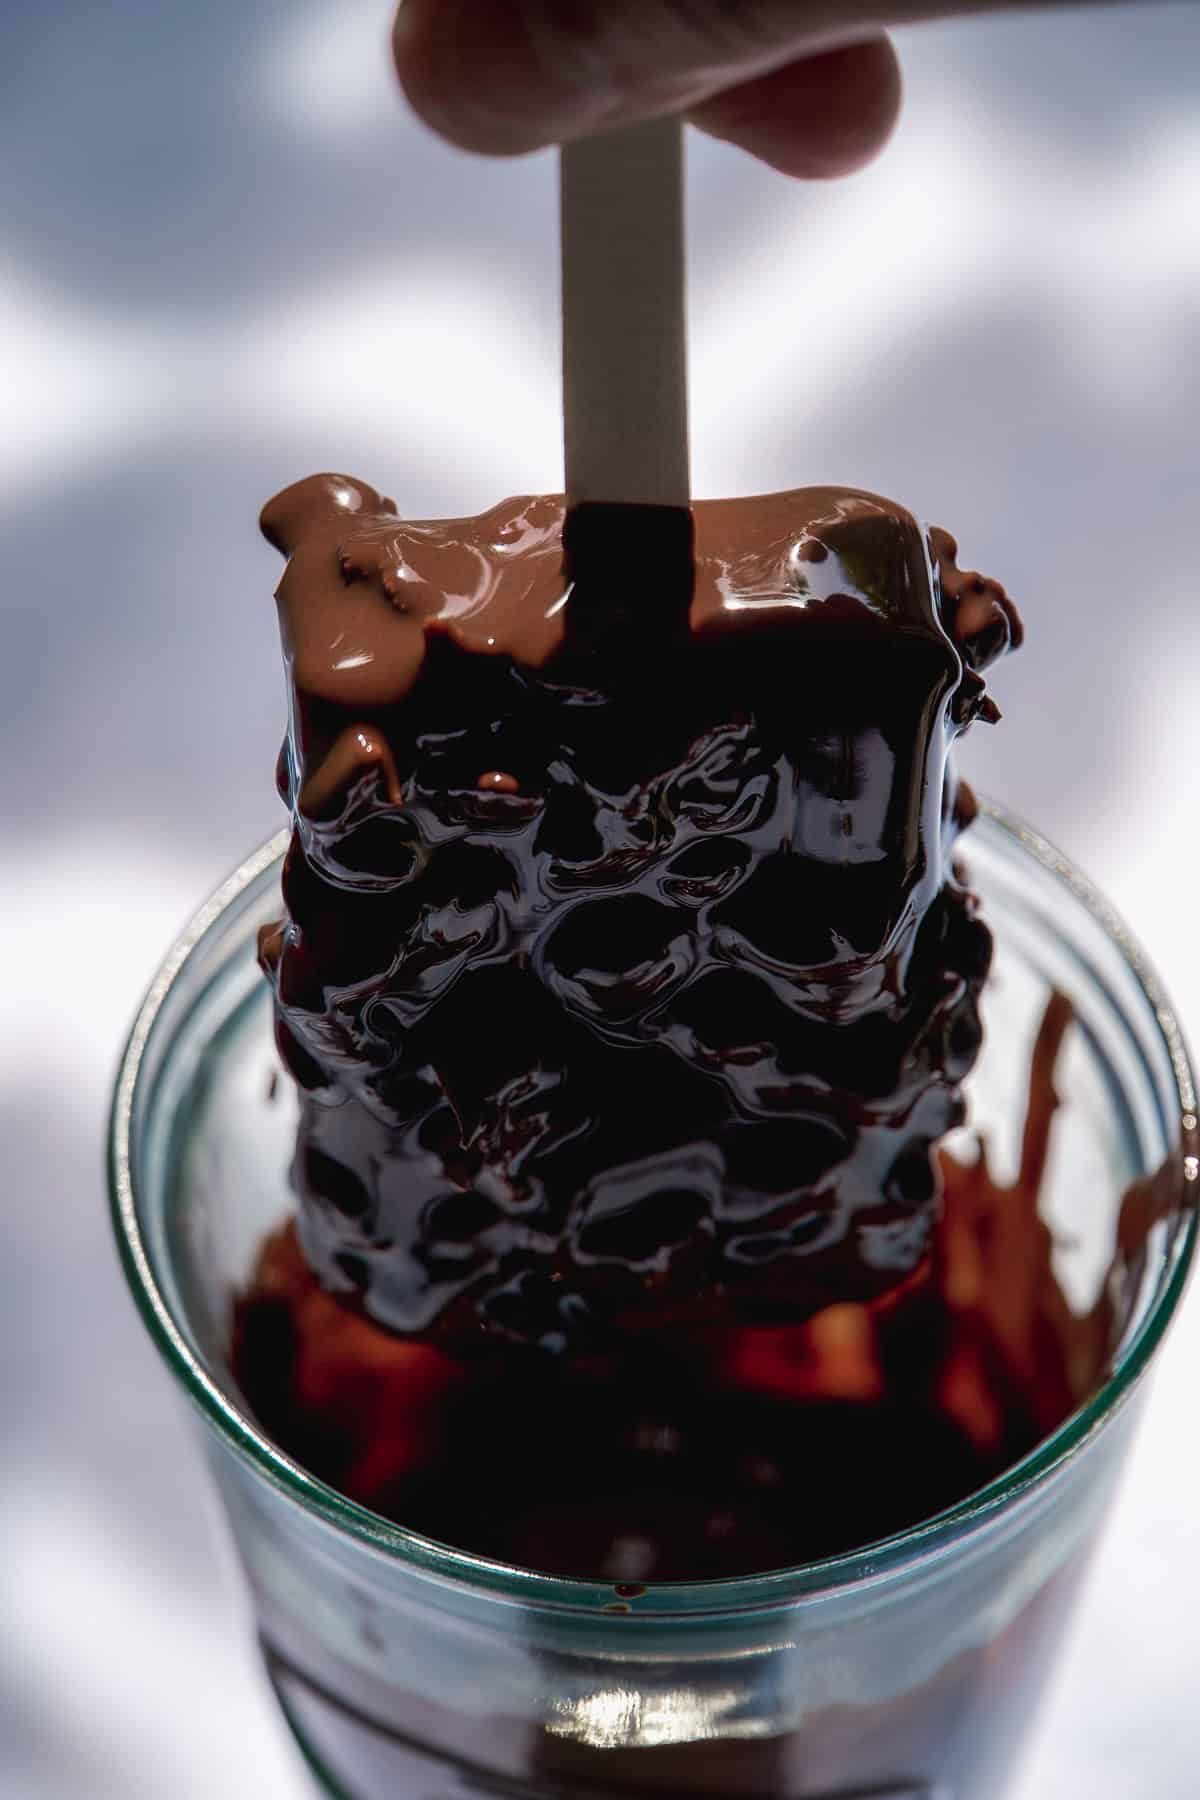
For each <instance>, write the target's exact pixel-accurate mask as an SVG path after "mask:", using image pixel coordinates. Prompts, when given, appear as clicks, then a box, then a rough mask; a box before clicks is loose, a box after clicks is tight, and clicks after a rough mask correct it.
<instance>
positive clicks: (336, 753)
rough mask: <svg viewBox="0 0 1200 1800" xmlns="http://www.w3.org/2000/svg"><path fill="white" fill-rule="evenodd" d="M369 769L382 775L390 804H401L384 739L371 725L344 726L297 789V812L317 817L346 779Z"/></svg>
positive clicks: (393, 762)
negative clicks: (314, 768)
mask: <svg viewBox="0 0 1200 1800" xmlns="http://www.w3.org/2000/svg"><path fill="white" fill-rule="evenodd" d="M372 768H373V769H378V770H380V771H381V773H382V775H383V778H384V782H385V784H386V791H387V797H388V802H389V804H390V805H392V806H400V805H402V804H403V802H404V789H403V787H402V786H401V783H400V776H399V773H398V772H397V769H396V759H395V757H394V756H393V755H392V752H391V750H390V748H389V747H388V743H387V739H386V738H385V737H384V736H383V734H382V733H381V732H380V731H378V730H377V729H376V727H375V726H373V725H351V726H349V727H347V729H346V730H345V731H343V732H342V734H341V736H340V737H339V738H338V739H337V740H336V741H335V743H334V745H333V747H332V749H331V750H329V751H328V752H327V754H326V755H325V756H324V757H323V758H322V760H321V763H320V766H319V767H318V768H317V769H316V770H315V771H314V772H313V773H312V774H311V775H310V776H309V777H308V779H307V780H306V781H305V783H304V786H303V787H302V788H301V789H300V799H299V806H300V811H301V812H302V813H303V814H304V816H305V817H306V818H309V819H317V818H320V816H321V814H322V813H323V812H324V811H325V809H326V808H327V807H328V805H329V803H330V801H331V800H334V799H336V798H337V797H338V796H339V795H340V794H341V793H342V792H343V790H344V789H345V787H346V785H347V783H348V782H350V781H352V780H353V779H354V777H355V776H356V775H360V774H361V773H362V771H363V770H364V769H372Z"/></svg>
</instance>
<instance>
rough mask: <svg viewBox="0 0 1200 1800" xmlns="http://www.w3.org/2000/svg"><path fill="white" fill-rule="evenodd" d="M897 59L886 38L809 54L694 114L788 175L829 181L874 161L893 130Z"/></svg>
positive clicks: (898, 91) (899, 89)
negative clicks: (813, 54) (814, 54)
mask: <svg viewBox="0 0 1200 1800" xmlns="http://www.w3.org/2000/svg"><path fill="white" fill-rule="evenodd" d="M902 95H903V80H902V76H901V72H900V63H899V59H898V58H897V56H896V52H895V49H894V47H893V45H892V42H891V40H890V38H887V37H884V36H880V37H873V38H867V39H865V40H863V41H861V42H858V43H854V44H849V45H845V46H843V47H842V48H841V49H837V50H829V51H825V52H823V53H822V54H820V55H817V56H807V57H803V58H801V59H799V60H798V61H796V62H792V63H788V64H786V65H785V66H784V67H783V68H780V69H774V70H772V71H771V72H770V73H769V74H767V75H762V76H758V77H757V78H756V79H754V80H753V81H747V82H743V83H742V84H741V85H740V86H738V87H735V88H730V89H727V90H726V92H724V93H722V94H714V95H713V96H712V97H711V98H709V99H707V100H705V101H703V102H702V103H701V104H700V105H699V106H697V107H695V108H694V109H693V110H692V112H691V113H690V114H689V117H690V118H691V120H692V123H693V124H695V125H697V126H698V127H699V128H700V129H701V130H702V131H705V132H707V133H708V134H709V136H711V137H716V138H720V139H722V140H723V141H724V142H726V143H732V144H736V145H738V147H739V148H740V149H743V150H746V151H748V152H749V153H750V154H751V155H752V156H755V157H757V158H758V159H759V160H760V161H762V162H765V163H768V164H769V165H770V166H771V167H772V168H773V169H778V170H779V171H780V172H781V173H782V174H784V175H792V176H797V177H799V178H801V179H804V180H827V179H829V178H830V177H833V176H838V175H849V174H852V173H853V172H854V170H856V169H860V168H862V167H863V166H864V165H865V164H866V163H869V162H871V161H873V159H874V158H875V157H876V156H878V154H879V152H880V151H881V150H882V149H883V147H884V145H885V144H886V143H887V141H888V139H889V138H890V137H891V135H892V132H893V130H894V129H895V125H896V120H897V118H898V117H899V113H900V103H901V99H902Z"/></svg>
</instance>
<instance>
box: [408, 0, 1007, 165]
mask: <svg viewBox="0 0 1200 1800" xmlns="http://www.w3.org/2000/svg"><path fill="white" fill-rule="evenodd" d="M983 3H984V4H986V3H987V0H983ZM977 4H978V0H977ZM950 10H960V11H962V10H970V0H959V4H958V6H957V8H955V7H952V6H951V4H949V0H945V3H943V4H939V0H925V4H921V0H915V3H913V4H910V5H908V6H905V5H896V6H892V7H888V6H886V5H885V6H878V5H871V4H870V3H869V0H742V3H740V4H736V3H733V0H404V4H403V5H402V6H401V8H400V11H399V14H398V16H397V19H396V27H395V34H394V50H395V58H396V67H397V70H398V72H399V75H400V80H401V83H402V85H403V87H404V90H405V93H406V94H407V96H408V98H409V100H410V101H411V103H412V105H413V106H414V107H415V109H416V111H417V112H418V113H420V115H421V116H422V117H423V118H424V119H425V121H426V122H427V123H428V124H430V125H432V126H433V127H434V128H435V130H437V131H440V132H441V133H442V135H443V136H445V137H447V138H449V139H450V140H451V141H452V142H453V143H456V144H459V145H460V146H462V147H463V148H465V149H469V150H478V151H484V152H488V153H491V154H493V155H515V154H519V153H520V152H523V151H527V150H535V149H539V148H541V147H542V146H544V145H546V144H551V143H561V142H563V141H565V140H569V139H571V138H577V137H584V136H587V135H589V134H590V133H592V132H595V131H603V130H608V129H614V128H616V127H617V126H620V125H625V124H632V123H633V122H634V121H635V120H638V119H645V118H651V117H654V116H655V115H657V114H661V113H668V112H686V113H689V114H691V115H692V116H693V118H694V120H695V122H696V123H697V124H699V125H701V126H702V127H704V128H705V129H707V130H709V131H711V132H713V133H714V134H715V135H717V136H720V137H726V138H729V139H730V140H732V141H733V142H736V143H740V144H742V145H743V147H745V148H746V149H749V150H751V151H753V152H754V153H755V154H757V155H760V156H764V157H765V158H766V159H767V160H768V161H770V162H773V163H775V164H776V166H777V167H780V168H785V169H787V170H788V171H789V172H790V173H796V174H833V173H838V172H840V171H841V170H842V169H845V168H851V167H854V166H856V164H858V163H860V162H863V161H865V160H867V158H868V157H869V156H870V155H871V154H873V153H874V151H875V150H876V149H878V148H879V146H880V145H881V144H882V143H883V141H884V140H885V139H886V137H887V135H888V132H889V131H890V129H891V125H892V123H893V121H894V118H895V114H896V109H897V106H898V104H899V76H898V72H897V68H896V62H895V57H894V55H893V53H892V51H891V48H890V46H889V45H888V44H887V42H886V40H885V39H882V38H881V37H879V36H878V35H877V32H878V22H879V21H880V19H881V18H883V17H885V16H893V17H908V18H912V17H914V16H919V15H921V14H925V13H929V12H937V11H950Z"/></svg>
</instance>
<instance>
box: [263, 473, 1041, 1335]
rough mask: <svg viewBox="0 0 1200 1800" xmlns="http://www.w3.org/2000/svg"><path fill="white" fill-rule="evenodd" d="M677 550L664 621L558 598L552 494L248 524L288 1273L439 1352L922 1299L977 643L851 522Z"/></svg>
mask: <svg viewBox="0 0 1200 1800" xmlns="http://www.w3.org/2000/svg"><path fill="white" fill-rule="evenodd" d="M694 521H695V588H694V594H693V596H692V599H691V603H690V609H689V608H687V607H686V605H685V604H683V603H682V602H679V603H676V597H675V596H673V595H659V594H657V593H656V589H655V586H654V583H653V582H648V581H647V579H646V572H645V570H644V569H643V570H640V571H639V569H638V567H637V566H636V565H635V566H631V568H630V570H629V579H628V585H627V589H625V590H623V591H622V592H619V593H618V592H614V593H613V594H612V595H611V605H608V604H607V602H606V599H605V595H604V594H603V593H597V591H596V585H595V582H592V583H591V584H590V585H589V583H588V581H587V571H586V570H583V569H576V570H575V571H573V573H574V574H576V575H577V576H578V577H579V579H578V580H577V581H576V582H574V583H572V581H571V580H569V579H568V577H567V576H566V575H565V574H564V570H563V555H562V538H563V503H562V501H561V500H560V499H558V498H555V497H553V496H550V497H545V496H543V497H538V498H532V499H531V498H521V499H515V500H509V501H505V502H502V503H501V504H500V505H498V506H496V507H494V508H493V509H492V510H491V511H490V512H487V513H484V514H482V515H480V516H479V517H477V518H471V519H458V520H443V521H433V522H424V523H415V522H410V521H405V520H401V519H400V518H399V517H397V515H396V512H395V509H394V507H393V505H392V503H391V502H390V501H387V500H383V499H381V498H380V496H379V495H378V494H377V493H376V492H375V491H374V490H373V489H371V488H369V487H366V486H365V485H364V484H363V483H361V482H358V481H355V480H352V479H350V478H349V477H346V476H340V475H322V476H315V477H312V478H311V479H310V480H308V481H305V482H301V483H299V484H297V485H296V486H294V487H291V488H288V489H286V490H285V491H284V492H283V493H282V494H280V495H278V496H277V497H276V498H275V499H274V500H272V501H271V502H270V503H269V505H268V506H267V507H266V509H265V510H264V513H263V519H262V524H263V530H264V532H265V534H266V535H267V537H268V538H269V539H270V540H271V542H272V543H273V544H275V545H276V547H277V548H279V549H280V550H281V551H282V552H283V553H284V554H285V556H287V557H288V559H289V560H288V564H287V568H286V570H285V572H284V576H283V580H282V582H281V584H280V587H279V591H278V602H279V612H280V622H281V630H282V636H283V645H284V653H285V658H286V662H287V668H288V676H289V687H290V703H291V722H290V729H289V734H288V741H287V744H286V745H285V750H284V755H283V757H282V758H281V781H282V786H283V789H284V792H285V794H286V797H287V799H288V801H289V803H290V805H291V807H292V812H293V821H294V833H293V838H292V843H291V847H290V850H289V853H288V857H287V861H286V865H285V872H284V901H285V905H286V909H287V911H286V916H285V918H284V920H283V922H282V924H281V925H280V926H279V927H277V928H274V929H272V930H271V931H269V932H267V933H265V934H264V939H263V945H262V958H263V963H264V967H265V968H266V969H267V971H268V974H269V976H270V978H271V980H272V982H273V984H274V988H275V995H276V1015H277V1029H278V1038H279V1044H280V1048H281V1051H282V1054H283V1056H284V1058H285V1060H286V1062H287V1064H288V1066H289V1068H290V1069H291V1071H292V1073H293V1074H294V1076H295V1077H296V1079H297V1081H298V1083H299V1085H300V1088H301V1096H302V1116H301V1125H300V1131H299V1138H298V1143H297V1149H296V1156H295V1163H294V1169H293V1181H294V1185H295V1189H296V1193H297V1196H298V1199H299V1218H298V1230H299V1242H300V1245H301V1248H302V1251H303V1255H304V1258H305V1259H306V1261H307V1263H308V1264H309V1266H310V1267H311V1268H312V1270H313V1271H314V1273H315V1274H316V1276H317V1277H318V1279H319V1281H320V1283H321V1284H322V1285H323V1287H324V1288H325V1289H326V1290H327V1291H329V1292H330V1293H332V1294H334V1295H337V1296H339V1297H340V1298H341V1299H342V1300H343V1302H348V1303H350V1304H352V1305H355V1306H359V1307H361V1308H362V1309H363V1310H364V1311H365V1313H366V1314H367V1315H368V1316H369V1317H370V1318H371V1319H373V1320H375V1321H376V1322H378V1323H379V1324H381V1325H383V1326H385V1327H387V1328H388V1329H390V1330H391V1331H393V1332H397V1333H402V1334H419V1335H420V1336H421V1337H422V1338H423V1339H424V1340H425V1342H427V1343H428V1344H430V1345H435V1346H438V1347H440V1348H442V1349H447V1350H450V1351H452V1352H453V1353H454V1354H455V1355H462V1354H465V1353H468V1352H470V1351H471V1350H472V1347H473V1346H478V1348H479V1349H480V1350H481V1351H482V1350H485V1349H487V1348H488V1347H489V1346H495V1345H496V1344H497V1342H498V1341H500V1342H503V1341H509V1342H515V1343H518V1344H525V1345H537V1346H541V1347H542V1348H543V1349H545V1350H550V1351H562V1350H566V1349H571V1350H575V1351H581V1350H590V1349H595V1348H596V1347H598V1346H603V1345H606V1344H611V1343H613V1342H617V1341H622V1340H625V1339H628V1337H629V1336H630V1335H631V1334H634V1335H636V1334H641V1333H645V1332H647V1331H652V1332H654V1333H655V1334H659V1333H662V1332H663V1331H665V1330H668V1329H670V1330H672V1331H684V1330H687V1329H690V1328H692V1327H696V1326H709V1327H712V1326H719V1325H726V1324H736V1323H753V1324H761V1325H767V1324H772V1323H776V1322H777V1323H780V1324H796V1323H799V1322H801V1321H803V1320H804V1319H805V1318H807V1317H809V1316H811V1315H812V1314H814V1313H815V1312H817V1311H818V1310H819V1309H821V1308H822V1307H824V1306H826V1305H828V1304H830V1303H831V1302H835V1301H836V1302H863V1301H867V1300H869V1299H871V1298H872V1297H873V1296H877V1295H879V1294H881V1293H883V1292H884V1291H886V1290H888V1289H890V1288H892V1287H894V1286H896V1285H897V1284H899V1283H901V1282H903V1281H905V1280H906V1279H907V1278H909V1277H911V1276H912V1274H913V1273H914V1271H916V1270H918V1269H919V1268H920V1267H921V1266H922V1264H923V1262H924V1261H925V1259H926V1258H927V1254H928V1250H929V1244H930V1235H931V1228H932V1225H933V1223H934V1220H935V1217H936V1213H937V1207H938V1174H937V1164H936V1160H935V1155H934V1151H935V1147H936V1145H937V1143H938V1141H939V1140H940V1139H941V1138H942V1137H943V1136H944V1134H945V1133H946V1132H947V1131H948V1130H949V1129H950V1128H951V1127H953V1126H955V1125H956V1124H958V1123H959V1122H960V1121H961V1118H962V1115H963V1104H962V1099H961V1093H960V1084H961V1082H962V1080H963V1078H964V1076H965V1075H966V1074H967V1072H968V1070H969V1069H970V1067H971V1065H972V1063H973V1061H974V1058H975V1055H976V1052H977V1049H978V1045H979V1038H980V1027H979V1020H978V1013H977V998H978V994H979V990H980V987H981V985H982V982H983V979H984V976H985V974H986V971H987V967H988V962H989V957H990V950H991V942H990V937H989V934H988V932H987V930H986V928H985V927H984V925H983V924H982V923H981V922H980V921H979V919H978V918H977V917H976V916H975V909H974V902H973V900H972V897H971V896H970V894H969V893H967V892H966V891H965V890H964V889H963V887H962V886H961V885H960V884H959V882H958V880H957V879H956V876H955V873H954V871H953V868H952V866H951V862H950V851H951V846H952V844H953V841H954V838H955V836H956V834H957V832H958V830H959V829H960V827H961V825H962V824H963V823H964V822H965V820H966V818H967V817H968V816H969V805H968V804H967V802H966V797H965V795H964V794H962V793H956V787H955V781H954V777H953V775H952V772H951V770H950V767H949V762H948V755H949V751H950V746H951V744H952V742H953V740H954V738H955V737H956V736H957V735H958V733H959V732H961V731H962V730H964V729H965V728H966V727H967V726H968V725H969V724H970V723H971V722H972V720H973V719H975V718H983V719H985V720H986V719H991V718H994V717H995V716H996V713H995V708H994V706H993V704H992V702H991V701H990V700H989V699H988V698H987V697H986V695H985V692H984V684H983V681H982V678H981V671H982V670H983V668H984V667H985V666H986V665H987V664H988V663H989V662H991V661H992V660H993V659H994V658H995V657H996V656H998V655H999V654H1001V653H1002V652H1003V651H1004V650H1006V649H1007V648H1009V646H1010V645H1011V644H1013V643H1015V642H1016V641H1017V640H1018V638H1019V626H1018V623H1017V619H1016V615H1015V612H1014V610H1013V608H1012V606H1011V604H1010V603H1009V602H1008V600H1007V598H1006V597H1005V595H1004V592H1003V590H1002V589H1001V588H999V587H998V586H996V585H995V584H994V583H991V582H987V581H984V580H982V579H981V578H980V577H978V576H974V575H964V574H962V573H961V572H960V571H959V570H958V569H957V567H956V565H955V560H954V556H955V548H954V544H953V540H952V539H950V538H948V537H947V536H946V535H945V534H944V533H936V532H935V533H929V534H926V533H925V532H924V531H923V530H922V528H921V527H920V526H919V525H918V524H917V522H916V521H915V520H914V519H913V518H912V517H911V516H910V514H908V513H907V512H906V511H905V510H904V509H903V508H901V507H898V506H896V505H894V504H893V503H891V502H889V501H886V500H881V499H879V498H877V497H876V496H874V495H871V494H866V493H861V492H858V491H856V490H853V489H838V488H811V489H799V490H796V491H794V492H790V493H783V494H774V495H767V496H762V497H757V498H752V499H740V500H716V501H707V502H700V503H698V504H697V505H696V507H695V509H694ZM605 576H606V579H609V580H615V575H614V574H610V573H609V572H608V571H606V572H605ZM598 619H602V620H603V621H604V628H603V629H597V620H598Z"/></svg>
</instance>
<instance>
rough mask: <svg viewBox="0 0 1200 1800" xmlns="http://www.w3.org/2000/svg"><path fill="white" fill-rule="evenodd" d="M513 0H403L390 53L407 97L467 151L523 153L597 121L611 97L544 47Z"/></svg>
mask: <svg viewBox="0 0 1200 1800" xmlns="http://www.w3.org/2000/svg"><path fill="white" fill-rule="evenodd" d="M533 17H534V15H533V13H531V12H530V10H529V9H528V8H524V7H517V6H513V5H512V4H510V3H509V0H403V3H402V4H401V6H400V7H399V8H398V10H397V12H396V17H395V22H394V24H393V27H392V60H393V62H394V64H395V67H396V74H397V75H398V77H399V80H400V86H401V88H402V89H403V91H404V95H405V98H406V99H407V101H408V103H409V105H410V106H411V107H412V109H413V111H414V112H415V113H416V114H417V115H418V117H419V118H420V119H422V120H423V121H424V123H425V124H426V125H429V126H430V127H431V128H432V129H433V130H434V131H436V132H438V133H439V134H440V135H441V136H442V137H444V138H447V139H448V140H449V142H450V143H452V144H455V145H457V146H458V148H459V149H460V150H473V151H476V152H478V153H480V154H482V155H487V156H521V155H524V154H525V153H526V152H528V151H531V150H541V149H544V148H545V147H546V145H548V144H553V143H556V142H562V141H564V140H565V139H567V138H570V137H577V136H581V135H583V134H585V133H586V132H587V131H589V130H593V129H595V128H596V127H597V126H599V125H600V124H601V123H602V122H603V120H604V117H605V114H606V113H607V112H608V111H609V110H610V109H611V107H612V104H613V101H612V97H611V95H610V94H609V93H607V92H606V91H602V90H599V89H597V88H596V87H595V85H594V84H592V83H591V82H590V81H589V80H588V79H587V71H586V70H585V71H582V72H581V71H578V70H576V69H574V68H573V67H572V66H571V65H570V64H569V63H568V62H566V61H565V60H562V61H560V60H556V59H554V58H552V57H548V56H547V55H546V54H545V53H544V46H542V47H539V41H538V40H537V39H536V37H535V35H534V34H532V31H531V20H532V19H533Z"/></svg>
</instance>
